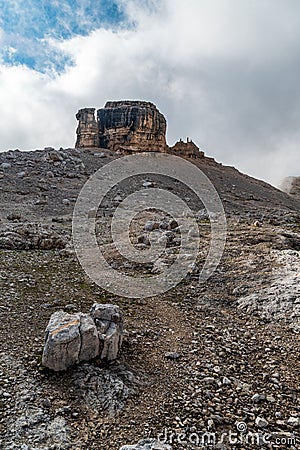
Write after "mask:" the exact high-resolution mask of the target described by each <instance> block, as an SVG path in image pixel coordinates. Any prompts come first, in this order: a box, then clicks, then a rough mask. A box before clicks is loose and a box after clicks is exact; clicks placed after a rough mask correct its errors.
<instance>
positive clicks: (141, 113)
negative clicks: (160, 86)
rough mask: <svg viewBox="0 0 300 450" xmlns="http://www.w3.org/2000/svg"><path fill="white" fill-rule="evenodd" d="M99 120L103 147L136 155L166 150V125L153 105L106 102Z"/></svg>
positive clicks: (99, 113)
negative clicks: (143, 152)
mask: <svg viewBox="0 0 300 450" xmlns="http://www.w3.org/2000/svg"><path fill="white" fill-rule="evenodd" d="M97 118H98V124H99V131H100V134H99V137H100V146H101V147H104V148H109V149H110V150H114V151H118V150H121V151H122V150H127V151H135V152H136V151H139V150H140V151H162V152H163V151H166V149H167V144H166V129H167V122H166V119H165V118H164V116H163V114H161V113H160V112H159V110H158V109H157V108H156V106H155V105H154V104H153V103H150V102H141V101H120V102H107V103H106V105H105V107H104V108H102V109H99V110H98V112H97Z"/></svg>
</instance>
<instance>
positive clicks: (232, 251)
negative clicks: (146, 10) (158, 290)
mask: <svg viewBox="0 0 300 450" xmlns="http://www.w3.org/2000/svg"><path fill="white" fill-rule="evenodd" d="M99 111H101V112H99ZM99 111H98V113H97V119H96V118H95V110H94V109H93V108H92V109H83V110H80V111H79V113H78V115H77V117H78V119H79V127H78V130H77V137H78V139H77V145H76V148H65V149H63V148H60V149H53V148H49V147H48V148H45V149H42V150H35V151H28V152H21V151H18V150H14V151H12V150H10V151H7V152H4V153H0V283H1V302H0V311H1V327H0V448H1V449H3V450H54V449H60V450H69V449H72V450H120V449H122V450H127V449H128V450H129V449H130V450H158V449H161V450H163V449H164V450H199V449H201V450H202V449H207V448H211V449H222V450H230V449H232V448H236V449H240V450H242V449H245V450H252V449H253V450H254V449H257V448H258V447H259V448H261V449H263V450H267V449H271V448H273V449H275V448H276V449H286V448H289V449H291V450H298V449H299V448H300V433H299V424H300V409H299V408H300V406H299V405H300V404H299V393H300V386H299V373H300V361H299V332H300V308H299V305H300V300H299V299H300V291H299V286H300V284H299V276H300V201H299V198H298V197H297V196H296V195H294V193H293V192H292V191H288V192H283V191H281V190H279V189H276V188H275V187H273V186H271V185H269V184H267V183H265V182H263V181H260V180H257V179H255V178H252V177H249V176H247V175H245V174H243V173H240V172H239V171H238V170H236V169H235V168H234V167H227V166H224V165H223V164H221V163H219V162H217V161H215V160H214V159H213V158H209V157H207V156H206V155H205V154H204V153H201V152H200V150H199V148H198V147H197V145H196V144H195V143H194V142H193V141H192V140H190V139H188V140H187V141H186V142H183V141H179V142H178V143H176V144H175V145H174V146H173V147H169V146H167V144H166V143H165V130H166V123H165V120H164V118H163V116H161V113H159V111H158V110H157V108H156V107H154V105H152V104H150V103H148V102H138V104H135V102H130V103H129V104H127V102H108V103H107V105H106V107H105V108H103V109H101V110H99ZM100 139H101V141H100ZM141 149H143V150H145V151H151V150H153V149H154V150H157V151H162V152H164V153H171V154H176V155H179V156H181V157H182V158H183V159H184V160H185V161H188V162H190V163H192V164H194V166H196V167H197V168H199V169H201V171H202V172H203V173H204V174H205V175H206V176H207V177H208V178H209V179H210V180H211V182H212V183H213V185H214V186H215V188H216V190H217V192H218V194H219V196H220V198H221V200H222V204H223V206H224V210H225V214H226V220H227V240H226V246H225V250H224V253H223V255H222V258H221V261H220V263H219V265H218V267H217V268H216V270H215V271H214V273H213V274H212V276H211V277H210V278H209V279H208V280H207V281H205V282H204V283H199V273H200V272H201V269H202V267H203V264H204V262H205V260H206V256H207V254H208V251H209V248H210V242H211V235H212V233H211V228H212V225H213V223H214V222H215V221H217V220H218V217H214V216H213V217H211V215H210V211H208V210H207V209H206V208H205V207H204V205H203V203H202V202H201V200H199V199H198V198H197V197H196V196H195V193H194V192H193V191H192V190H191V189H189V188H188V186H186V185H184V184H183V183H182V182H178V180H176V179H174V178H172V177H164V176H163V175H159V174H156V173H146V174H145V173H143V174H140V175H138V176H136V177H134V179H133V178H132V177H130V178H126V179H124V180H123V181H122V182H120V183H118V184H117V185H116V186H114V187H113V188H112V189H111V190H110V192H108V193H107V195H106V196H105V198H104V199H103V201H102V202H101V204H100V205H99V208H94V207H93V206H92V205H88V216H89V218H91V220H93V221H94V224H95V234H96V240H97V243H98V246H99V250H100V251H101V253H102V255H104V257H105V259H106V261H107V262H108V263H109V265H110V266H111V267H113V268H114V270H117V271H118V272H119V273H120V274H122V276H124V279H125V278H126V277H133V278H138V277H144V279H145V283H149V281H150V280H151V278H152V277H154V276H158V275H160V274H164V273H165V270H166V269H168V268H170V267H172V264H173V262H174V259H175V258H176V255H178V252H179V250H180V248H181V245H182V240H183V238H185V237H186V238H187V242H188V245H189V248H191V246H192V247H193V245H194V244H193V243H194V242H195V241H194V240H193V239H194V236H193V235H191V233H190V232H188V233H187V234H188V236H182V234H183V232H182V230H183V228H182V226H181V225H179V223H178V221H177V220H179V219H178V218H174V217H173V216H172V215H171V214H168V213H167V212H166V211H161V210H159V208H157V209H155V208H148V209H147V208H146V210H145V211H142V212H140V213H139V214H137V216H135V217H134V219H133V220H132V224H131V226H130V240H131V242H132V244H133V246H134V248H135V250H137V251H139V252H146V251H147V250H149V249H150V248H151V245H152V243H153V242H157V241H162V242H163V243H164V248H163V251H162V252H161V254H160V257H159V258H158V259H157V260H155V261H153V260H144V259H143V258H142V259H140V260H136V259H129V258H128V259H127V258H125V257H124V255H123V254H122V253H121V252H120V251H119V248H117V247H116V245H115V243H114V242H113V239H112V231H111V230H112V220H113V217H114V214H115V211H116V210H117V209H118V210H120V209H122V202H123V200H124V199H126V198H127V197H129V196H130V195H131V194H133V193H135V192H140V193H141V195H142V196H145V198H146V195H147V193H148V192H151V191H152V190H153V189H154V188H158V189H161V190H164V191H165V192H168V193H169V194H172V195H175V194H176V195H177V196H178V197H180V198H181V199H182V200H183V201H184V202H185V203H186V204H187V205H188V207H189V210H190V212H191V214H192V215H193V217H194V219H195V221H196V225H197V228H198V231H199V235H200V239H199V249H198V254H197V259H196V261H195V262H194V263H193V264H190V265H189V267H188V269H189V270H188V272H187V274H186V276H185V277H184V279H182V281H181V282H180V283H179V284H178V285H177V286H176V287H173V288H172V289H170V290H169V291H166V292H164V293H162V294H160V295H158V296H155V297H148V298H136V299H129V298H126V297H123V296H119V295H116V294H114V293H111V292H110V291H109V290H107V289H106V288H102V287H100V286H98V285H97V284H95V283H94V282H93V281H92V280H91V279H89V278H88V276H87V275H86V273H85V271H84V270H83V268H82V267H81V265H80V264H79V261H78V259H77V257H76V253H75V249H74V246H73V240H72V214H73V211H74V206H75V204H76V200H77V198H78V195H79V193H80V191H81V189H82V187H83V186H84V184H85V183H86V181H87V180H89V179H90V177H91V175H93V174H94V173H95V172H96V171H97V170H98V169H100V168H102V167H104V166H106V165H107V163H113V162H116V161H119V160H120V157H122V155H123V154H128V153H132V152H135V151H136V152H139V151H140V150H141ZM159 156H161V155H159ZM154 157H155V156H153V158H154ZM145 158H149V155H145ZM180 161H182V160H180ZM118 175H120V176H122V173H120V174H118ZM183 219H184V221H185V220H187V219H188V217H183ZM217 238H219V235H217ZM126 242H127V241H126ZM121 244H122V242H121ZM183 256H184V257H185V258H186V261H187V264H189V253H188V252H187V253H185V254H184V255H183ZM174 270H175V269H174ZM108 287H109V286H108ZM91 305H94V306H91ZM121 311H122V314H121ZM45 330H46V331H45ZM121 343H122V346H121ZM230 436H231V441H230ZM208 439H209V441H208ZM233 442H234V443H233Z"/></svg>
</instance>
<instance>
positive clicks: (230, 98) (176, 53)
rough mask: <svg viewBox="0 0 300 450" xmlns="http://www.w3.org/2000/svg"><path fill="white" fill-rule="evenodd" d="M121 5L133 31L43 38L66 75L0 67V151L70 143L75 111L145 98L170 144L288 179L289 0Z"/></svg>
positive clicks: (292, 137) (293, 146) (294, 25)
mask: <svg viewBox="0 0 300 450" xmlns="http://www.w3.org/2000/svg"><path fill="white" fill-rule="evenodd" d="M122 3H123V5H125V7H126V10H127V14H128V20H129V21H130V22H135V24H136V26H135V27H133V28H132V29H124V28H122V29H119V30H118V31H112V30H107V29H98V30H96V31H94V32H92V33H91V34H90V35H89V36H86V37H83V36H80V37H75V38H73V39H70V40H67V41H63V42H55V41H52V45H53V47H55V48H59V49H60V50H62V51H64V52H65V53H66V54H68V55H71V56H72V58H73V60H74V65H73V66H71V67H68V69H67V70H66V72H65V73H63V74H60V75H56V76H55V77H51V76H50V75H49V76H47V75H41V74H39V73H38V72H35V71H33V70H30V69H28V68H25V67H23V66H18V67H7V66H5V65H2V66H1V67H0V97H1V104H0V110H1V121H0V136H1V140H0V148H1V149H2V150H5V149H8V148H22V149H29V148H37V147H43V146H55V147H60V146H64V147H66V146H72V145H74V141H75V128H76V120H75V118H74V115H75V113H76V111H77V109H78V108H80V107H84V106H95V107H101V106H103V104H104V103H105V102H106V100H110V99H111V100H112V99H125V98H126V99H146V100H150V101H153V102H154V103H156V104H157V106H158V107H159V109H160V110H161V111H162V112H163V113H164V114H165V115H166V117H167V120H168V140H169V143H170V144H172V143H173V142H174V141H175V140H177V139H178V138H179V137H186V136H189V137H191V138H193V139H194V140H195V141H196V142H197V143H198V144H199V145H200V146H201V147H203V148H204V149H205V150H206V152H207V153H208V154H210V155H211V156H215V157H216V159H217V160H219V161H222V162H224V163H227V164H230V165H235V166H238V168H240V169H242V170H243V171H245V172H248V173H250V174H252V175H255V176H257V177H259V178H262V179H265V180H267V181H270V182H273V183H278V182H279V181H280V179H281V178H282V177H284V176H287V175H297V174H298V175H299V163H300V160H299V158H300V157H299V154H300V152H299V150H298V147H299V145H300V132H299V131H298V130H299V123H300V101H299V100H300V93H299V88H298V83H299V81H298V73H299V69H300V52H299V42H300V4H299V3H298V2H297V1H295V0H289V1H285V0H277V2H276V3H274V2H273V1H271V0H264V1H261V0H253V1H251V2H248V3H245V2H240V1H239V0H215V1H214V2H212V1H211V0H187V1H186V2H182V1H180V0H165V1H163V2H162V1H148V2H140V1H137V0H136V1H129V2H128V1H127V2H125V1H123V0H122ZM0 40H1V35H0ZM49 58H51V55H49Z"/></svg>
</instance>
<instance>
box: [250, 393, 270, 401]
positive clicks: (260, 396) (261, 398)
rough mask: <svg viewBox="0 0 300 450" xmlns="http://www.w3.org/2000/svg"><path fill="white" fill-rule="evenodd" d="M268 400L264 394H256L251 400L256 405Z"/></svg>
mask: <svg viewBox="0 0 300 450" xmlns="http://www.w3.org/2000/svg"><path fill="white" fill-rule="evenodd" d="M265 399H266V396H265V395H264V394H254V395H253V396H252V398H251V400H252V401H253V402H254V403H260V402H263V401H264V400H265Z"/></svg>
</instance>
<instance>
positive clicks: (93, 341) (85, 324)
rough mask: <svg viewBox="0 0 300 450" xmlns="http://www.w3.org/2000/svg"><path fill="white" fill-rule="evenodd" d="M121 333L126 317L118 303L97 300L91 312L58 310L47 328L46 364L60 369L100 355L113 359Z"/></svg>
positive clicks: (44, 357)
mask: <svg viewBox="0 0 300 450" xmlns="http://www.w3.org/2000/svg"><path fill="white" fill-rule="evenodd" d="M122 335H123V320H122V315H121V312H120V310H119V308H118V306H116V305H109V304H108V305H102V304H95V305H94V306H93V307H92V309H91V314H82V313H75V314H68V313H66V312H64V311H57V312H55V313H54V314H52V316H51V318H50V321H49V323H48V326H47V328H46V332H45V346H44V352H43V359H42V362H43V365H44V366H46V367H48V368H49V369H52V370H55V371H61V370H66V369H67V368H68V367H70V366H73V365H74V364H77V363H79V362H81V361H88V360H90V359H93V358H95V357H97V356H100V358H101V359H106V360H107V361H113V360H115V359H116V358H117V356H118V353H119V351H120V348H121V344H122Z"/></svg>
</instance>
